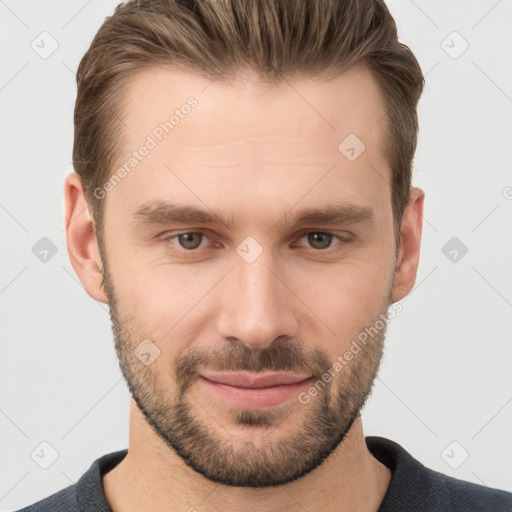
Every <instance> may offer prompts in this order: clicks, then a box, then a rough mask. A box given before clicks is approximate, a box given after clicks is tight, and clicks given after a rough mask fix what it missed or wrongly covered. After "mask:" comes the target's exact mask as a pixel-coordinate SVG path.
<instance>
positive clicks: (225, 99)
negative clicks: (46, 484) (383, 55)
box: [65, 67, 424, 512]
mask: <svg viewBox="0 0 512 512" xmlns="http://www.w3.org/2000/svg"><path fill="white" fill-rule="evenodd" d="M206 86H207V87H206ZM190 96H194V97H195V98H197V100H198V106H197V107H196V108H195V109H193V110H192V111H191V113H190V114H189V115H188V116H186V117H185V118H184V119H182V120H181V121H180V123H179V125H178V126H176V127H175V128H174V129H173V131H172V132H171V133H170V134H169V135H167V136H166V137H164V139H163V140H162V141H161V142H160V143H159V144H158V146H157V147H156V148H155V149H153V150H152V151H151V152H150V153H149V154H148V156H147V157H145V158H144V159H143V160H142V161H141V162H140V163H139V164H138V165H137V167H136V168H135V169H134V170H133V171H132V172H131V173H130V174H129V175H128V176H127V177H126V178H124V179H123V180H121V182H120V183H119V184H118V185H117V186H116V187H115V188H114V189H113V190H111V191H109V192H108V193H107V194H106V197H105V199H104V200H103V207H104V233H105V239H104V254H103V256H104V258H105V261H102V258H101V254H100V250H99V247H98V243H97V239H96V235H95V226H94V222H93V220H92V216H91V214H90V208H88V205H87V202H86V199H85V197H84V193H83V189H82V187H81V184H80V180H79V178H78V176H77V175H76V174H71V175H69V176H68V177H67V180H66V185H65V197H66V225H67V241H68V250H69V254H70V259H71V262H72V264H73V267H74V269H75V271H76V272H77V274H78V276H79V278H80V280H81V281H82V283H83V284H84V287H85V289H86V290H87V292H88V293H89V295H91V297H93V298H94V299H96V300H98V301H101V302H104V303H109V300H110V302H111V307H112V295H111V296H110V297H109V296H108V294H107V293H106V290H105V287H104V286H102V284H103V273H102V269H103V267H104V264H105V263H106V262H108V273H109V280H110V283H111V284H112V286H115V295H116V299H117V304H116V309H117V313H118V321H119V322H120V325H121V326H122V327H123V328H124V329H125V330H126V332H123V336H121V337H120V338H122V339H124V340H125V341H126V343H127V344H128V343H129V342H130V343H134V344H135V341H137V344H138V343H140V342H141V341H142V340H144V339H147V338H149V339H151V340H153V341H154V343H155V344H156V345H157V346H158V348H159V349H160V356H159V357H158V358H157V359H156V360H155V362H154V363H152V365H151V366H148V367H144V368H145V370H144V369H141V368H142V367H141V366H139V367H138V368H139V370H135V368H136V366H135V364H136V362H137V361H136V360H135V358H133V357H132V358H131V359H129V358H128V357H127V352H124V355H125V356H126V357H127V364H129V365H133V373H132V376H133V375H134V373H135V372H136V371H138V372H139V373H138V375H139V377H140V376H144V375H145V374H144V373H143V372H144V371H147V372H150V373H148V374H146V375H148V378H147V380H148V381H149V375H151V376H152V377H153V378H154V379H155V381H154V383H155V384H157V385H158V386H159V390H160V391H161V392H162V393H164V394H165V397H163V398H165V399H166V400H169V401H170V400H172V398H173V397H174V396H175V395H176V393H177V389H178V385H177V381H176V379H175V378H169V376H172V377H175V374H174V373H173V372H174V370H175V363H176V362H177V361H178V360H179V357H180V356H181V355H183V354H187V353H189V352H194V351H199V350H213V351H215V349H216V347H220V346H223V347H225V346H233V344H235V343H238V344H241V345H242V346H243V347H245V348H247V349H250V351H258V350H259V351H264V350H268V349H269V347H271V345H272V343H275V340H278V339H279V340H283V339H286V340H287V341H289V342H290V343H292V344H293V343H296V344H297V346H298V347H300V348H301V349H302V350H303V353H304V354H310V353H311V352H312V351H314V350H319V351H320V352H321V353H323V354H325V355H326V357H327V359H328V360H329V361H330V362H334V361H336V359H337V357H338V356H339V355H340V354H343V353H344V352H345V351H346V350H348V349H349V348H350V344H351V342H352V341H353V340H354V339H355V338H356V337H357V335H358V333H360V332H361V330H362V329H363V328H364V327H365V326H368V325H371V321H372V319H374V318H375V317H377V316H378V314H379V313H381V312H382V311H383V310H385V308H386V307H387V306H388V305H389V304H390V303H393V302H397V301H399V300H401V299H402V298H403V297H405V296H406V295H407V294H408V293H409V292H410V291H411V289H412V288H413V286H414V282H415V279H416V272H417V268H418V263H419V252H420V240H421V230H422V213H423V201H424V193H423V191H422V190H420V189H418V188H413V189H412V191H411V197H410V201H409V204H408V206H407V208H406V210H405V212H404V217H403V221H402V226H401V250H400V251H399V253H398V254H397V252H396V247H395V238H394V231H393V213H392V206H391V189H390V185H389V183H390V179H391V169H390V168H389V165H388V163H387V161H386V159H385V156H384V152H383V147H384V143H385V142H384V135H385V129H386V123H385V121H384V119H385V114H384V112H385V109H384V100H383V97H382V94H381V92H380V89H379V87H378V85H377V83H376V81H375V80H374V78H373V76H372V75H371V74H370V72H369V71H368V70H366V69H365V68H362V67H354V68H351V69H350V70H348V71H347V72H345V73H344V74H342V75H341V76H338V77H336V78H334V79H332V80H330V81H327V80H324V79H316V80H312V79H311V78H294V79H293V80H290V81H289V82H284V83H283V84H280V85H278V86H266V85H262V84H260V83H257V82H256V81H255V80H254V79H253V77H251V76H250V75H244V77H243V79H240V80H239V81H236V82H229V83H227V82H226V83H221V82H218V81H214V82H211V83H210V81H209V80H207V79H205V78H202V77H199V76H196V75H193V74H188V73H185V72H182V71H177V70H172V69H170V68H153V69H148V70H144V71H143V72H142V73H140V74H139V75H137V76H136V77H134V78H133V80H132V81H131V83H130V84H129V87H128V89H127V96H126V103H125V105H124V108H123V112H122V116H121V117H122V118H123V122H124V123H126V125H127V126H129V127H130V130H129V131H127V132H126V133H124V134H123V136H124V140H123V154H122V155H120V158H119V160H118V162H117V164H116V165H117V166H116V167H115V168H116V169H117V168H118V167H119V166H122V165H123V163H124V162H125V161H126V160H127V157H128V156H129V155H130V154H131V152H132V151H133V150H134V149H136V148H138V147H140V146H141V144H143V143H144V141H145V139H146V137H147V135H148V134H151V132H152V130H153V129H154V128H155V126H157V125H158V124H159V123H160V122H162V121H163V120H165V119H166V118H168V117H169V115H170V114H171V113H172V110H174V108H178V107H179V106H180V105H182V104H183V103H185V102H186V100H187V98H188V97H190ZM305 100H307V101H305ZM169 106H170V107H169ZM350 133H353V134H356V135H357V136H358V137H359V138H360V139H361V140H362V141H364V144H365V146H366V149H365V151H364V152H363V153H362V154H361V155H360V156H359V157H358V158H357V159H356V160H354V161H349V160H348V159H347V158H345V156H344V155H342V154H341V153H340V151H339V150H338V145H339V144H340V142H341V141H342V140H343V139H344V138H345V137H346V136H347V135H348V134H350ZM162 200H165V201H173V202H176V203H180V204H188V205H192V206H196V207H198V208H202V209H208V210H209V211H212V212H215V213H217V214H219V215H222V216H223V217H225V218H227V219H232V220H234V221H236V226H235V227H234V228H233V229H232V230H230V229H228V228H227V227H226V226H225V225H223V224H214V225H208V226H200V225H197V224H194V223H190V224H186V225H183V224H173V223H165V224H160V223H158V224H150V223H145V222H141V221H140V219H137V218H136V217H135V216H134V213H135V212H136V211H138V210H140V208H141V206H142V205H146V206H147V205H154V204H156V203H157V202H158V201H162ZM335 201H336V202H338V203H351V204H353V205H357V206H362V207H367V208H369V209H371V210H372V212H373V218H372V219H371V220H366V221H361V222H342V223H337V224H335V225H330V226H325V225H316V224H315V223H308V224H307V225H304V226H300V227H299V228H298V227H297V226H294V225H293V224H292V223H291V221H290V218H291V216H292V215H293V214H294V213H296V212H298V211H299V210H301V209H303V208H320V207H322V206H325V205H327V204H331V203H333V202H335ZM285 214H288V215H287V216H286V217H285ZM198 231H200V232H203V233H205V235H206V237H207V238H205V239H203V241H202V242H201V248H199V249H196V252H193V253H191V252H190V251H188V252H187V250H186V249H184V248H183V247H181V246H180V245H179V240H178V238H176V237H175V238H172V241H170V240H169V239H168V240H163V239H162V237H160V238H158V237H159V235H162V234H166V236H167V237H168V238H170V237H172V236H175V235H176V234H177V233H183V232H189V233H190V232H198ZM308 232H316V233H333V234H335V235H340V236H344V237H348V238H347V239H348V240H350V241H349V242H340V241H339V240H337V239H336V238H333V240H332V243H331V247H330V248H328V249H324V250H320V249H318V248H315V246H312V244H311V241H310V240H309V241H308V237H307V236H305V235H306V234H307V233H308ZM247 236H251V237H253V238H254V239H255V240H256V241H257V243H258V244H259V246H260V247H261V248H262V253H261V254H260V255H259V257H258V258H257V259H256V260H255V261H254V262H252V263H248V262H247V261H245V260H244V259H243V258H241V257H240V255H239V254H238V253H237V252H236V249H237V247H238V246H239V245H240V244H241V242H242V241H243V240H244V239H245V238H246V237H247ZM182 242H183V241H182ZM337 244H339V245H337ZM107 291H108V290H107ZM383 336H384V334H383V333H382V339H383ZM381 341H382V340H381ZM135 345H136V344H135ZM377 349H378V350H377ZM118 350H119V349H118ZM370 352H371V351H363V353H362V354H361V355H359V356H357V357H361V358H364V357H366V358H370ZM380 353H381V347H380V346H379V347H377V348H376V350H375V351H374V354H373V357H374V359H378V357H377V356H380ZM360 360H361V359H360ZM355 364H356V363H353V362H351V363H350V364H349V365H348V368H349V369H348V371H347V372H345V370H343V372H345V373H343V372H339V373H338V374H337V375H336V376H335V378H334V379H333V383H332V386H330V387H329V388H328V390H329V391H326V393H327V392H328V393H331V396H334V394H335V393H336V389H338V387H337V386H338V385H339V384H340V383H341V384H343V383H347V382H348V381H350V382H354V381H353V376H354V372H350V368H351V367H352V368H357V367H356V366H355ZM131 367H132V366H130V368H131ZM372 378H373V376H371V375H369V376H368V377H367V378H366V379H367V380H368V382H367V384H368V385H370V384H371V380H372ZM343 379H348V380H347V381H343ZM189 391H190V394H191V395H192V396H193V400H189V402H188V405H189V407H190V411H191V412H192V413H193V415H194V418H195V419H196V420H197V421H199V422H202V424H204V425H208V426H209V428H210V429H212V432H214V433H215V434H216V435H218V436H220V437H219V439H222V442H221V444H222V443H231V444H232V446H234V447H235V448H236V449H238V450H240V453H242V454H243V453H244V452H243V450H244V449H245V447H246V445H247V442H248V441H251V442H253V443H254V446H255V447H256V448H257V449H258V448H259V449H263V448H264V447H265V446H267V444H266V443H269V442H276V443H277V442H279V441H286V440H287V439H289V438H290V437H291V436H293V434H294V433H297V432H299V431H300V428H301V427H302V426H303V424H304V422H305V421H306V420H307V419H308V418H310V417H311V415H314V414H318V408H315V407H314V403H315V401H314V400H313V401H312V403H311V404H309V405H307V406H305V405H302V404H300V403H299V402H298V401H297V400H291V401H288V402H287V403H286V404H281V405H279V406H276V407H275V408H273V410H275V411H277V413H276V414H277V420H276V421H275V422H274V423H273V424H272V432H271V434H270V435H269V430H268V429H267V428H266V427H265V426H264V425H253V426H247V425H245V426H244V425H240V424H239V423H237V421H236V418H237V413H238V412H240V411H236V410H233V408H229V407H225V406H224V404H222V403H220V402H219V399H217V398H216V397H215V396H213V395H212V394H211V393H210V392H209V391H208V390H207V389H206V388H205V387H204V386H201V385H200V383H199V382H197V380H195V381H194V382H193V383H192V384H191V386H190V388H189ZM316 403H318V402H316ZM223 432H224V433H226V432H227V433H228V434H229V437H228V438H226V436H225V434H223ZM222 436H224V437H222ZM390 478H391V473H390V471H389V469H388V468H386V467H385V466H383V465H382V464H381V463H379V462H378V461H377V460H376V459H375V458H374V457H373V456H372V455H371V453H370V452H369V451H368V450H367V448H366V444H365V440H364V434H363V428H362V422H361V418H360V416H359V415H357V417H356V419H355V421H354V422H353V423H352V426H351V427H350V430H349V432H348V434H347V435H346V436H345V438H344V439H343V441H342V442H341V443H340V444H339V445H337V446H336V447H335V449H334V451H333V452H332V453H331V455H330V456H329V457H328V458H327V459H326V460H325V461H324V462H323V463H322V464H321V465H319V466H318V467H316V468H315V469H313V470H312V471H310V472H308V473H307V474H305V475H302V476H301V477H300V478H298V479H296V480H294V481H291V482H288V483H285V484H283V485H279V486H272V487H262V488H251V487H234V486H230V485H223V484H219V483H215V482H212V481H211V480H209V479H208V478H205V477H204V476H203V475H202V474H200V473H199V472H197V471H195V470H194V469H192V468H191V467H190V466H189V465H187V464H186V463H185V462H184V460H183V459H182V458H181V457H180V456H179V455H178V454H177V453H175V452H174V451H173V450H171V449H170V448H169V446H168V445H167V444H166V443H165V442H164V441H163V440H162V438H161V437H159V436H158V435H157V434H156V432H155V431H154V430H153V428H152V427H151V425H150V424H149V423H148V421H147V418H146V416H145V415H144V414H143V412H142V411H141V410H140V408H139V407H138V405H137V403H136V401H135V400H132V402H131V410H130V434H129V449H128V455H127V457H126V458H125V459H124V460H123V461H122V462H121V463H120V464H119V465H118V466H116V467H115V468H114V469H113V470H111V471H110V472H109V473H108V474H107V475H106V476H105V477H104V478H103V485H104V491H105V495H106V497H107V500H108V502H109V503H110V505H111V507H112V509H113V510H114V512H131V511H132V510H133V511H135V510H137V511H141V510H152V511H171V510H194V509H195V510H198V511H201V510H208V511H214V512H215V511H217V510H218V511H221V510H222V511H230V510H233V511H234V510H259V511H270V510H272V511H285V510H286V511H295V510H309V511H316V510H322V511H324V512H325V511H334V510H337V511H339V510H347V511H348V510H350V511H363V510H364V511H376V510H377V509H378V507H379V504H380V503H381V501H382V499H383V497H384V495H385V493H386V490H387V488H388V486H389V482H390ZM192 507H193V508H192Z"/></svg>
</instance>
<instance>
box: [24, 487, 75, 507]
mask: <svg viewBox="0 0 512 512" xmlns="http://www.w3.org/2000/svg"><path fill="white" fill-rule="evenodd" d="M56 510H58V511H59V512H75V511H76V512H79V511H80V508H79V507H78V503H77V500H76V484H73V485H70V486H69V487H66V488H65V489H62V490H60V491H59V492H56V493H55V494H52V495H51V496H48V497H47V498H45V499H43V500H41V501H38V502H37V503H34V504H32V505H29V506H28V507H25V508H22V509H20V510H18V511H17V512H55V511H56Z"/></svg>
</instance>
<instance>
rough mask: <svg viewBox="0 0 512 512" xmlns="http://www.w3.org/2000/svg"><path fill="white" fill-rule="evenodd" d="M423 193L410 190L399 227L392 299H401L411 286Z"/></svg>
mask: <svg viewBox="0 0 512 512" xmlns="http://www.w3.org/2000/svg"><path fill="white" fill-rule="evenodd" d="M424 199H425V193H424V192H423V190H421V189H419V188H413V189H412V190H411V194H410V199H409V202H408V203H407V207H406V208H405V210H404V215H403V218H402V227H401V229H400V239H401V247H400V251H399V253H398V257H397V267H396V273H395V281H394V285H393V292H392V301H393V302H397V301H399V300H401V299H403V298H404V297H405V296H406V295H407V294H408V293H409V292H410V291H411V290H412V288H413V286H414V283H415V281H416V273H417V271H418V264H419V261H420V244H421V230H422V227H423V202H424Z"/></svg>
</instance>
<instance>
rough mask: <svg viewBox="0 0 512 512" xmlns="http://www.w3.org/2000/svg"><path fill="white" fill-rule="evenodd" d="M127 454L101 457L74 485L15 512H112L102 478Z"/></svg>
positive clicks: (125, 451) (116, 453) (115, 453)
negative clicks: (104, 491)
mask: <svg viewBox="0 0 512 512" xmlns="http://www.w3.org/2000/svg"><path fill="white" fill-rule="evenodd" d="M127 453H128V451H127V450H126V449H125V450H119V451H117V452H112V453H108V454H106V455H103V456H102V457H100V458H99V459H96V460H95V461H94V462H93V463H92V464H91V466H90V467H89V469H88V470H87V471H86V472H85V473H84V474H83V475H82V476H81V477H80V479H79V480H78V482H76V484H73V485H70V486H68V487H66V488H65V489H62V490H60V491H58V492H56V493H55V494H52V495H51V496H48V497H47V498H44V499H43V500H41V501H38V502H37V503H34V504H32V505H29V506H28V507H25V508H22V509H20V510H18V511H17V512H57V511H58V512H112V511H111V509H110V507H109V506H108V503H107V501H106V498H105V495H104V493H103V485H102V478H103V476H104V475H105V474H106V473H108V472H109V471H110V470H111V469H113V468H114V467H115V466H117V464H119V462H121V461H122V460H123V459H124V457H125V456H126V455H127Z"/></svg>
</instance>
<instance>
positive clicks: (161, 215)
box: [133, 201, 375, 230]
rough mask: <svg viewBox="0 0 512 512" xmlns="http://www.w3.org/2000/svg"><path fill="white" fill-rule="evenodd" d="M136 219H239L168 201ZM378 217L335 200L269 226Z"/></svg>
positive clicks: (201, 221)
mask: <svg viewBox="0 0 512 512" xmlns="http://www.w3.org/2000/svg"><path fill="white" fill-rule="evenodd" d="M133 216H134V218H135V220H136V221H138V222H141V223H143V224H155V225H158V224H183V225H187V224H200V225H220V224H222V225H224V226H225V227H226V228H228V229H230V230H233V229H234V228H235V227H236V222H235V221H234V219H233V218H232V217H230V218H224V217H222V216H221V215H218V214H216V213H215V212H213V211H211V210H209V209H207V210H202V209H199V208H196V207H194V206H189V205H180V204H176V203H170V202H166V201H156V202H151V203H148V204H144V205H142V206H141V207H140V208H139V209H138V210H137V211H136V212H135V213H134V214H133ZM374 219H375V213H374V211H373V209H372V208H370V207H368V206H361V205H356V204H353V203H335V204H331V205H327V206H323V207H320V208H306V209H303V210H300V211H298V212H296V213H294V214H291V210H290V211H289V212H287V213H286V214H285V215H283V217H281V219H280V220H278V221H277V222H276V223H275V224H274V225H273V226H272V227H271V228H270V229H273V228H275V227H276V226H277V225H281V224H285V223H286V222H290V223H291V224H292V225H295V226H301V225H305V224H316V225H334V224H355V223H361V222H365V221H372V220H374Z"/></svg>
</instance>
